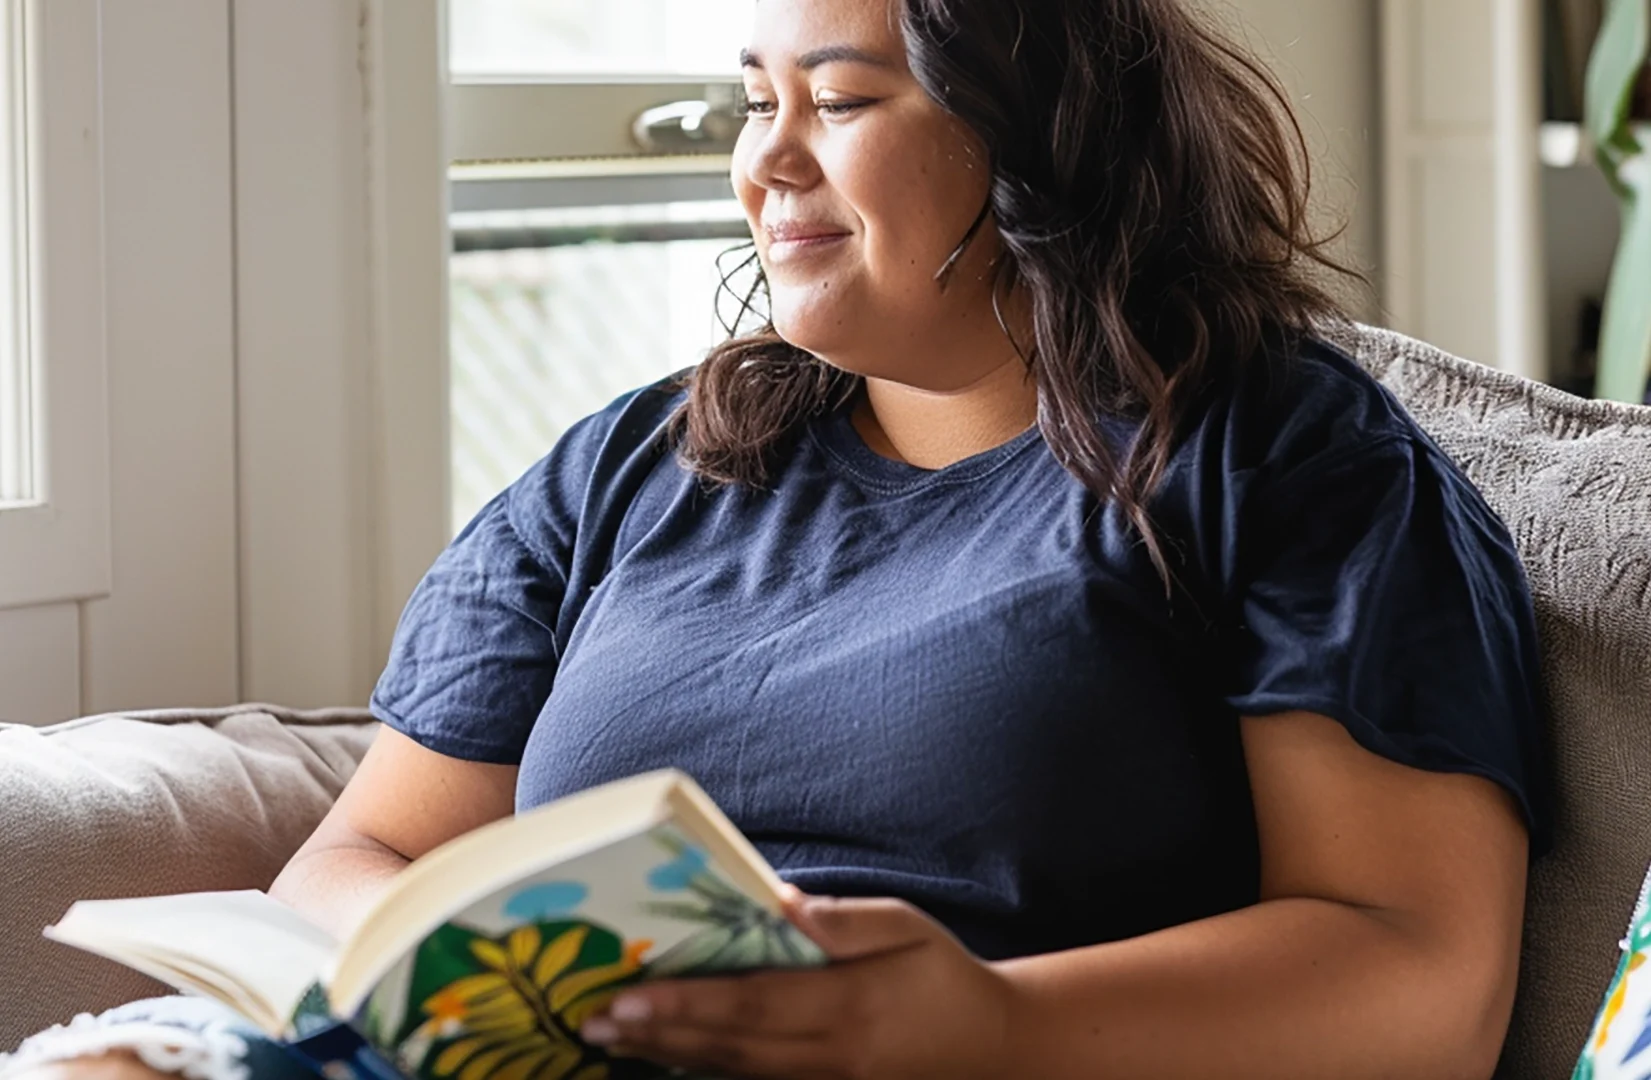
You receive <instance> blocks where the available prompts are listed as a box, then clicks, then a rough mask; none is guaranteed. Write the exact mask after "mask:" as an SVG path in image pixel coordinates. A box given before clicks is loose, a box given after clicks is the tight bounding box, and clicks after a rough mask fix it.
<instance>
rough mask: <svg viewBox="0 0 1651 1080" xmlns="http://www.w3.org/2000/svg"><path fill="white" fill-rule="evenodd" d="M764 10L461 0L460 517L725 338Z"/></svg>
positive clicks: (457, 28)
mask: <svg viewBox="0 0 1651 1080" xmlns="http://www.w3.org/2000/svg"><path fill="white" fill-rule="evenodd" d="M751 11H752V0H606V2H604V3H602V4H592V3H590V2H589V0H451V2H450V8H449V64H450V68H451V70H452V80H453V85H452V86H451V88H450V95H449V117H448V136H449V141H450V148H451V152H452V157H453V159H454V167H453V172H452V177H451V179H452V192H453V195H452V199H453V208H452V210H453V212H452V217H451V231H452V236H453V254H452V261H451V263H450V281H451V285H450V288H451V296H450V301H451V334H452V338H451V385H450V408H451V424H452V451H451V452H452V526H453V528H454V529H457V528H459V527H461V526H462V525H463V524H464V523H465V522H466V521H468V520H469V519H470V517H471V516H473V515H474V513H475V511H476V510H477V509H479V508H480V507H481V505H482V504H483V503H484V502H486V501H487V499H489V498H491V497H492V496H493V495H494V494H496V493H497V492H498V491H499V490H500V489H501V488H503V487H505V486H506V485H508V484H509V483H510V482H511V481H512V480H514V479H515V478H516V477H517V476H518V475H520V474H521V472H522V471H523V470H524V469H525V468H527V467H528V466H529V465H531V464H532V463H533V462H534V461H535V460H537V459H538V458H540V457H542V456H543V455H544V454H545V452H546V451H548V450H549V448H550V447H551V445H552V444H553V443H554V442H555V440H556V439H557V438H558V437H559V436H560V435H561V434H562V433H563V432H564V431H565V430H566V429H567V427H568V426H569V425H570V424H571V423H573V422H574V421H575V420H577V419H578V418H580V417H582V416H585V415H587V414H589V413H591V412H594V411H596V410H597V409H600V408H601V407H602V406H604V405H606V404H607V403H608V402H609V401H611V400H612V399H613V398H615V397H616V396H618V395H619V394H621V393H623V392H625V391H627V390H630V389H634V388H635V387H638V386H641V385H644V384H646V383H649V382H652V381H654V380H656V379H659V378H662V377H664V376H666V375H668V374H670V373H672V372H674V371H678V370H681V369H683V368H686V367H689V366H691V365H692V364H694V363H697V362H698V361H699V360H700V359H701V358H702V357H703V355H704V353H705V350H706V349H707V348H709V347H710V346H711V345H713V344H714V343H715V342H716V341H718V340H720V339H721V338H723V337H725V336H726V330H725V329H724V328H723V326H722V324H721V322H720V321H719V317H718V312H717V309H716V306H715V302H716V298H717V295H718V282H719V281H720V280H721V277H722V275H721V271H720V270H719V260H722V266H723V267H725V268H732V266H734V265H736V264H737V262H738V260H739V259H740V258H742V257H743V255H744V254H745V253H741V252H739V251H737V250H736V249H737V248H739V246H740V245H742V244H748V243H749V241H750V232H749V229H748V228H747V226H746V224H745V219H744V216H743V215H742V213H741V211H740V207H739V204H738V203H737V202H736V201H735V200H734V197H733V191H732V188H731V187H730V185H729V181H728V168H729V158H728V153H729V151H730V149H731V148H732V143H733V140H734V138H735V137H736V136H737V135H738V131H739V123H740V122H739V120H738V119H737V118H736V117H735V115H734V106H735V101H736V93H735V91H736V88H737V86H738V85H739V70H738V68H739V50H740V47H741V46H742V45H743V44H744V43H745V38H746V36H747V34H748V31H749V20H750V17H751ZM639 28H641V30H640V32H639ZM731 252H732V253H733V254H732V255H730V253H731ZM729 258H732V259H733V260H734V262H733V263H730V262H729V261H728V259H729ZM721 314H722V317H723V318H732V313H731V312H730V311H729V310H728V305H727V304H726V302H725V303H724V310H723V311H722V313H721Z"/></svg>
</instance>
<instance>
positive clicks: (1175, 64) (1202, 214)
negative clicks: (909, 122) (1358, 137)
mask: <svg viewBox="0 0 1651 1080" xmlns="http://www.w3.org/2000/svg"><path fill="white" fill-rule="evenodd" d="M899 14H900V22H901V28H902V30H903V31H904V37H905V45H906V53H907V57H908V59H909V62H910V65H911V69H912V71H913V72H914V73H915V74H916V77H917V79H918V81H919V83H920V84H921V85H922V86H923V88H924V90H925V91H926V92H927V93H928V94H929V96H930V97H931V98H933V99H934V100H935V101H936V102H937V103H939V105H940V106H941V107H942V108H944V109H945V110H946V111H948V112H949V113H951V114H952V115H954V116H956V117H957V118H958V119H959V120H961V121H962V122H963V123H964V124H966V125H967V126H968V127H969V128H970V129H972V130H973V132H974V133H975V134H976V135H977V136H978V138H979V139H980V140H981V142H982V143H983V144H984V146H985V149H986V152H987V154H988V158H989V162H990V169H991V194H990V199H989V202H988V204H987V207H986V210H987V211H989V212H990V215H991V217H992V218H993V219H994V220H995V222H996V225H997V229H998V232H999V233H1000V234H1001V235H1002V238H1003V243H1004V245H1005V249H1006V255H1007V257H1006V258H1003V259H1001V260H999V263H998V269H997V274H998V278H997V280H996V281H995V282H994V290H996V289H1013V288H1015V287H1017V286H1018V287H1020V288H1022V289H1024V290H1025V293H1026V294H1027V296H1029V298H1030V301H1031V311H1032V321H1033V326H1034V331H1033V340H1032V341H1031V342H1021V343H1017V347H1018V348H1022V355H1023V356H1024V357H1025V358H1026V359H1027V361H1028V363H1029V366H1030V368H1031V371H1032V373H1033V376H1034V378H1035V379H1036V382H1037V388H1038V401H1039V406H1038V423H1039V426H1040V427H1041V428H1042V432H1043V437H1044V439H1045V440H1046V442H1047V443H1048V445H1049V447H1050V449H1051V450H1052V451H1053V453H1054V455H1055V457H1056V458H1057V460H1059V461H1060V462H1061V464H1062V465H1063V466H1064V467H1065V468H1066V469H1067V470H1068V471H1069V472H1071V473H1072V475H1073V476H1074V477H1076V478H1077V479H1078V480H1079V481H1081V482H1082V483H1083V484H1085V485H1086V486H1087V487H1088V488H1089V489H1090V490H1091V491H1093V492H1094V493H1095V495H1096V496H1097V497H1098V498H1100V499H1101V500H1102V501H1103V503H1104V502H1105V501H1106V500H1111V501H1112V502H1113V503H1114V504H1115V505H1116V506H1117V507H1118V508H1119V509H1120V510H1121V511H1122V512H1123V513H1124V514H1126V515H1127V518H1128V520H1129V521H1130V522H1131V523H1132V524H1133V525H1134V527H1135V528H1136V529H1137V530H1138V531H1139V533H1140V534H1141V537H1142V539H1143V541H1144V542H1145V544H1146V546H1147V550H1148V552H1149V554H1150V556H1151V558H1152V561H1153V564H1154V565H1155V566H1156V567H1157V569H1158V572H1159V575H1160V576H1161V577H1162V578H1163V580H1164V584H1165V588H1166V591H1167V592H1168V591H1172V589H1173V580H1174V575H1173V572H1172V571H1171V569H1170V567H1169V564H1168V562H1167V560H1166V559H1165V556H1164V552H1163V547H1162V544H1161V543H1160V539H1159V537H1158V536H1157V534H1156V532H1155V530H1154V528H1153V524H1152V520H1151V517H1150V515H1149V513H1148V509H1147V508H1148V503H1149V501H1150V498H1151V496H1152V494H1153V492H1154V491H1155V490H1156V488H1157V486H1158V484H1159V483H1160V481H1161V479H1162V477H1163V474H1164V471H1165V469H1166V467H1167V465H1168V464H1169V462H1170V460H1171V458H1172V456H1173V454H1174V451H1175V448H1176V446H1177V443H1178V436H1179V434H1180V432H1181V430H1182V428H1183V427H1184V425H1185V424H1186V422H1187V421H1188V420H1189V418H1190V417H1191V415H1192V413H1193V411H1194V410H1195V407H1196V406H1197V403H1198V402H1199V400H1200V399H1201V398H1202V397H1203V396H1204V395H1206V394H1208V393H1210V392H1211V391H1212V390H1214V389H1216V388H1218V387H1220V386H1221V385H1223V384H1224V383H1225V382H1227V381H1229V380H1231V379H1233V378H1234V377H1236V375H1237V373H1238V371H1239V370H1240V368H1241V367H1242V366H1243V365H1245V364H1246V363H1248V362H1250V361H1251V360H1252V359H1254V358H1255V357H1256V356H1257V354H1258V353H1260V351H1261V350H1262V349H1263V348H1264V347H1266V345H1267V344H1268V343H1270V342H1275V341H1279V340H1284V341H1288V340H1290V339H1292V338H1294V337H1297V336H1299V335H1301V334H1304V333H1309V332H1311V331H1312V329H1313V328H1314V327H1315V326H1319V325H1322V324H1325V323H1328V322H1333V321H1337V320H1340V319H1342V318H1345V316H1344V315H1343V313H1342V311H1341V308H1340V306H1339V304H1338V302H1337V300H1336V299H1335V297H1334V296H1333V294H1332V293H1331V291H1330V290H1329V289H1328V288H1327V287H1326V286H1325V285H1324V284H1323V283H1322V278H1323V271H1325V270H1329V271H1332V272H1333V273H1335V274H1343V275H1348V276H1349V277H1352V278H1355V279H1357V278H1358V277H1359V275H1358V274H1357V273H1355V272H1354V271H1352V270H1349V269H1347V268H1345V267H1344V266H1342V265H1341V264H1339V263H1338V262H1337V261H1336V260H1334V259H1333V258H1331V257H1330V256H1329V255H1328V254H1326V251H1325V245H1326V244H1327V243H1329V242H1330V241H1332V240H1333V239H1334V236H1330V237H1322V238H1321V237H1319V236H1316V235H1315V234H1314V233H1313V231H1312V226H1311V225H1310V223H1309V212H1308V208H1309V201H1308V188H1309V182H1310V176H1309V167H1308V157H1307V150H1306V145H1305V140H1304V139H1303V137H1302V132H1301V128H1300V125H1299V124H1298V123H1297V121H1296V120H1295V118H1294V116H1293V114H1292V112H1291V109H1290V107H1289V103H1288V100H1287V98H1286V97H1285V94H1284V92H1283V91H1282V89H1281V88H1280V87H1279V85H1278V83H1277V82H1276V80H1274V78H1273V77H1272V76H1271V75H1270V74H1269V73H1268V72H1267V70H1266V69H1265V68H1263V67H1262V66H1261V65H1260V64H1258V63H1257V62H1256V61H1255V60H1253V59H1252V58H1251V57H1249V56H1248V55H1246V53H1245V52H1243V51H1242V50H1241V49H1239V48H1238V47H1236V46H1235V45H1233V44H1231V43H1229V42H1228V41H1227V40H1225V39H1224V38H1223V37H1222V36H1221V34H1219V33H1218V32H1216V31H1215V30H1213V29H1212V28H1210V27H1209V26H1207V25H1206V24H1205V23H1204V22H1202V21H1201V19H1200V17H1199V16H1196V15H1194V14H1193V13H1192V12H1191V11H1189V10H1188V9H1187V8H1186V7H1185V6H1184V4H1183V3H1182V2H1181V0H899ZM973 236H974V232H973V230H971V232H970V234H969V235H968V236H967V237H966V238H965V239H964V240H963V243H962V244H961V245H960V247H959V252H961V250H962V248H963V247H966V246H967V245H968V244H969V243H970V242H971V241H972V239H973ZM755 258H756V257H755V254H754V253H753V254H751V255H750V256H749V257H748V258H747V259H746V260H745V261H744V263H742V264H741V267H740V268H739V270H741V271H743V272H746V273H749V274H751V275H754V276H753V277H752V280H751V281H750V283H749V285H748V286H745V287H744V288H743V289H741V290H736V295H737V297H738V299H739V300H740V302H741V312H742V314H744V313H748V312H750V311H753V310H757V311H761V310H765V308H764V307H763V306H762V305H763V304H764V302H765V298H766V295H767V282H766V281H765V280H764V279H763V277H762V273H761V266H760V264H756V262H755ZM953 259H954V261H955V259H956V255H954V256H953ZM724 286H725V288H727V289H730V290H732V289H734V286H733V285H732V284H731V278H730V277H725V281H724ZM993 295H994V297H995V296H996V295H997V292H996V291H994V293H993ZM719 297H720V294H719ZM760 318H761V322H762V325H761V326H760V327H759V328H757V329H756V330H755V332H750V333H741V332H739V331H738V330H737V329H736V328H737V327H739V326H740V325H741V320H740V317H739V316H736V318H735V319H734V321H733V322H732V323H729V322H728V321H727V320H726V319H725V320H724V323H725V325H728V326H729V332H730V339H729V340H728V341H726V342H724V343H723V344H721V345H719V346H718V347H716V348H715V349H713V350H712V351H711V353H710V354H709V355H708V356H707V358H706V359H705V361H704V362H703V363H702V364H701V365H700V366H699V367H698V368H697V369H696V370H695V371H694V372H693V373H692V374H691V375H689V376H688V379H689V386H690V392H689V395H688V398H687V401H686V403H685V404H684V405H683V406H682V408H681V409H680V411H679V412H678V413H677V415H676V417H675V418H674V423H673V425H672V433H673V440H674V442H675V445H676V449H677V453H678V455H679V456H680V458H681V459H682V460H683V462H684V463H685V464H686V465H687V466H688V467H689V468H691V469H692V470H694V471H695V472H696V473H697V474H699V475H700V476H701V477H703V478H706V479H707V480H710V481H712V482H717V483H727V484H737V485H749V486H755V487H761V486H763V485H764V484H765V483H766V481H767V480H768V477H769V474H770V473H771V471H772V468H773V463H774V461H775V457H776V455H777V454H778V453H779V452H780V451H781V449H782V447H783V446H785V445H786V443H787V441H788V439H789V437H790V436H791V435H792V434H793V433H794V432H795V431H796V430H797V429H798V427H799V425H800V424H801V423H802V422H804V421H805V420H806V419H807V418H809V417H810V416H813V415H815V414H817V413H819V412H821V411H822V410H825V409H828V408H831V407H833V406H834V405H836V404H838V403H841V402H842V401H843V400H845V399H846V397H847V396H848V395H849V394H850V393H852V391H853V390H855V389H856V388H857V387H858V385H859V380H858V379H857V377H855V376H851V375H849V374H847V373H845V372H842V371H840V370H838V369H835V368H832V367H830V366H829V365H827V364H825V363H824V362H822V361H821V360H819V359H818V358H816V357H814V356H813V355H811V354H809V353H807V352H805V351H803V350H801V349H799V348H796V347H795V346H792V345H790V344H789V343H787V342H786V341H784V340H783V339H782V338H781V337H780V336H779V334H778V333H777V332H776V331H775V329H774V326H773V324H772V322H771V321H769V320H768V319H767V317H766V316H761V317H760ZM1106 416H1124V417H1129V418H1132V419H1134V420H1137V421H1139V427H1138V432H1139V433H1138V435H1137V436H1136V438H1135V440H1134V443H1133V445H1132V446H1131V447H1129V448H1128V450H1127V451H1126V452H1124V453H1122V454H1120V453H1118V452H1116V451H1115V449H1114V448H1113V446H1111V445H1110V444H1109V443H1108V441H1107V439H1106V438H1105V437H1104V435H1103V432H1102V430H1101V427H1100V421H1101V419H1102V418H1103V417H1106Z"/></svg>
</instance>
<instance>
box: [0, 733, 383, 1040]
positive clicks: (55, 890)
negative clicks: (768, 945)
mask: <svg viewBox="0 0 1651 1080" xmlns="http://www.w3.org/2000/svg"><path fill="white" fill-rule="evenodd" d="M369 721H370V718H369V717H368V716H367V715H366V714H365V713H362V712H358V711H354V710H334V711H327V712H315V713H295V712H290V711H287V710H281V709H275V708H272V707H268V706H243V707H241V708H237V709H226V710H220V711H211V712H201V711H194V712H165V713H139V714H131V715H126V716H103V717H92V718H88V719H84V720H75V721H71V722H69V723H67V724H60V725H58V726H56V727H52V728H43V729H35V728H25V727H15V726H10V725H0V806H3V807H4V808H5V818H4V825H5V827H4V829H0V912H4V917H3V918H0V1051H6V1050H10V1049H12V1048H13V1047H15V1046H16V1045H17V1043H19V1042H20V1041H22V1039H23V1038H24V1037H25V1036H27V1035H29V1034H31V1033H33V1032H35V1031H37V1030H39V1029H41V1028H43V1027H47V1026H49V1025H51V1024H54V1023H62V1022H64V1021H66V1020H68V1019H69V1018H70V1017H72V1016H73V1015H74V1014H75V1013H77V1012H81V1011H97V1010H99V1009H102V1008H105V1007H107V1006H111V1005H115V1004H119V1003H121V1002H125V1001H131V1000H133V999H135V998H139V997H143V996H146V995H149V994H153V993H159V992H161V989H162V988H161V987H160V986H159V985H158V984H156V983H152V982H149V981H148V980H146V979H144V978H142V977H141V976H138V975H136V974H135V973H133V972H130V971H128V970H127V969H125V968H123V967H121V966H119V965H117V964H112V963H109V962H107V961H104V960H100V959H98V958H96V957H92V956H88V955H85V954H83V953H80V952H78V951H76V950H74V949H70V948H67V947H65V946H62V945H58V944H55V943H53V942H49V941H46V940H44V939H43V938H42V937H41V936H40V930H41V928H42V927H43V926H45V925H46V924H48V923H50V922H53V921H55V920H56V919H57V918H58V917H59V916H60V915H62V914H63V911H64V909H66V908H67V907H68V906H69V904H70V903H72V902H73V901H75V900H77V899H82V898H91V897H117V896H129V895H134V894H139V893H141V894H145V895H148V894H157V893H170V892H187V891H191V890H197V889H246V888H264V887H266V886H267V885H268V884H269V883H270V881H271V880H272V879H273V878H274V876H275V874H276V873H277V872H278V871H279V870H280V868H281V866H282V865H283V864H284V863H285V862H286V860H287V859H288V857H290V856H291V854H292V853H293V852H294V851H295V850H296V849H297V848H298V846H299V844H301V843H302V842H303V841H304V839H305V838H306V837H307V836H308V835H309V834H310V832H311V831H312V830H313V829H314V828H315V826H316V824H317V823H318V822H319V821H320V820H321V817H322V815H323V814H325V813H326V811H327V808H328V807H329V806H331V805H332V802H333V800H334V799H335V798H336V797H337V795H338V792H339V791H340V790H341V789H342V788H343V786H344V782H345V780H347V779H348V778H349V776H350V774H351V772H353V771H354V769H355V766H356V763H357V762H358V761H359V760H360V759H361V755H362V754H364V753H365V752H366V748H367V744H368V743H369V742H370V741H371V739H372V736H373V732H374V728H375V725H373V724H372V723H370V722H369Z"/></svg>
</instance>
